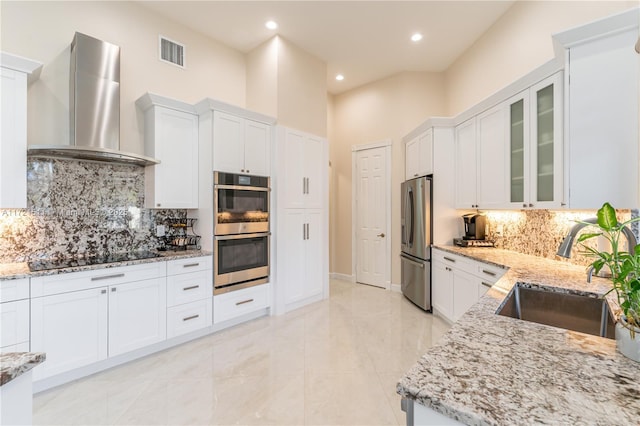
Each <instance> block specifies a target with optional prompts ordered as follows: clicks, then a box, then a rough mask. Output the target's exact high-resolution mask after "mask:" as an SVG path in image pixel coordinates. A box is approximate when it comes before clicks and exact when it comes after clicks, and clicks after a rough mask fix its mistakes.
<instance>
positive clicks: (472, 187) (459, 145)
mask: <svg viewBox="0 0 640 426" xmlns="http://www.w3.org/2000/svg"><path fill="white" fill-rule="evenodd" d="M455 157H456V208H458V209H472V208H476V207H477V197H476V194H477V187H476V182H477V177H476V169H477V162H476V119H475V118H472V119H470V120H467V121H465V122H464V123H462V124H460V125H458V126H457V127H456V129H455Z"/></svg>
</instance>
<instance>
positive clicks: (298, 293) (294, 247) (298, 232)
mask: <svg viewBox="0 0 640 426" xmlns="http://www.w3.org/2000/svg"><path fill="white" fill-rule="evenodd" d="M305 216H306V215H305V211H304V210H302V209H289V210H285V211H284V214H281V218H280V219H279V220H280V221H282V222H281V223H282V224H283V231H284V233H281V235H280V236H279V237H278V238H279V239H280V240H281V245H282V246H284V250H281V251H280V250H279V251H278V258H279V259H280V265H282V267H281V268H279V272H278V275H281V277H282V283H283V284H284V287H285V288H284V301H285V304H290V303H293V302H297V301H299V300H302V299H304V298H305V293H306V291H305V286H306V283H305V278H306V272H305V268H306V267H307V264H306V263H305V259H306V255H305V247H306V244H305V243H306V240H305V235H306V217H305Z"/></svg>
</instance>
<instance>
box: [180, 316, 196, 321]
mask: <svg viewBox="0 0 640 426" xmlns="http://www.w3.org/2000/svg"><path fill="white" fill-rule="evenodd" d="M198 317H200V315H191V316H190V317H186V318H182V321H189V320H192V319H196V318H198Z"/></svg>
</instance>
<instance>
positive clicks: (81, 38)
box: [28, 32, 159, 166]
mask: <svg viewBox="0 0 640 426" xmlns="http://www.w3.org/2000/svg"><path fill="white" fill-rule="evenodd" d="M69 113H70V121H69V134H70V144H69V145H30V146H29V147H28V153H29V154H30V155H38V156H47V157H62V158H74V159H81V160H94V161H109V162H115V163H125V164H137V165H140V166H149V165H153V164H158V163H159V161H158V160H156V159H154V158H151V157H146V156H144V155H139V154H133V153H128V152H123V151H120V47H118V46H116V45H114V44H111V43H106V42H104V41H101V40H98V39H96V38H93V37H90V36H88V35H85V34H81V33H78V32H76V34H75V36H74V37H73V41H72V42H71V73H70V78H69Z"/></svg>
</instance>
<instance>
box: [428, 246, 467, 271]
mask: <svg viewBox="0 0 640 426" xmlns="http://www.w3.org/2000/svg"><path fill="white" fill-rule="evenodd" d="M431 252H432V257H433V260H437V261H440V262H442V263H443V264H444V265H446V266H449V267H455V268H458V269H462V270H467V269H469V268H470V267H471V263H472V262H473V261H472V260H470V259H468V258H466V257H463V256H459V255H457V254H452V253H449V252H445V251H441V250H437V249H433V250H432V251H431Z"/></svg>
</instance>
